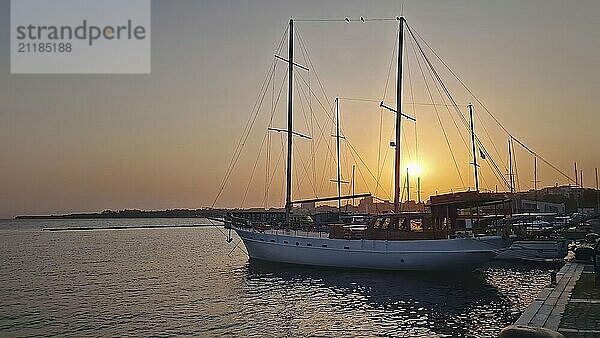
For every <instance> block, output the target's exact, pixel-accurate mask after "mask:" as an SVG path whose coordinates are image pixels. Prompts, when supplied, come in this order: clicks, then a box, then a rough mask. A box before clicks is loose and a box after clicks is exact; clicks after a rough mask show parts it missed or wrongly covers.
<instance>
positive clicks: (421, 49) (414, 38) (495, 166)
mask: <svg viewBox="0 0 600 338" xmlns="http://www.w3.org/2000/svg"><path fill="white" fill-rule="evenodd" d="M409 32H410V34H411V36H412V38H413V40H414V41H415V43H416V45H417V46H418V47H419V50H420V51H421V54H422V55H423V57H424V58H425V60H426V61H427V63H428V64H429V65H430V68H431V69H432V70H433V72H434V74H435V75H436V78H437V79H438V81H439V83H440V84H441V86H442V88H443V89H444V92H445V93H446V95H447V96H448V97H449V99H450V101H451V102H452V103H454V105H455V110H456V113H457V115H459V117H460V118H461V120H462V122H463V124H464V126H465V128H466V129H467V130H469V129H470V127H469V122H468V121H467V120H466V118H465V117H464V116H463V115H462V113H461V112H460V109H459V108H458V105H456V101H454V98H453V97H452V94H450V91H449V90H448V88H447V87H446V85H445V84H444V82H443V81H442V79H441V77H440V76H439V74H438V72H437V70H436V69H435V67H433V64H432V63H431V61H430V60H429V58H428V57H427V55H426V54H425V51H424V50H423V48H422V47H421V45H420V44H419V42H418V40H417V39H416V37H415V35H414V34H413V32H412V30H411V29H410V27H409ZM421 39H422V38H421ZM423 42H425V43H427V42H426V41H423ZM482 126H483V127H484V130H486V129H485V125H482ZM488 138H490V137H489V134H488ZM475 139H476V141H477V142H478V143H479V145H480V147H482V148H485V146H484V145H483V142H482V141H481V140H480V139H479V137H478V136H477V135H475ZM490 139H491V138H490ZM492 146H493V147H494V148H495V149H496V146H495V144H494V143H493V141H492ZM496 150H497V149H496ZM486 152H487V151H486ZM488 155H489V152H488ZM488 158H489V161H490V162H491V163H492V164H493V168H497V171H498V175H499V176H500V177H503V178H504V176H503V174H502V171H501V170H500V169H499V168H498V166H497V164H496V163H495V161H494V159H493V157H492V156H488ZM501 163H502V164H503V162H501ZM504 182H505V183H506V184H507V185H508V182H507V181H506V180H504Z"/></svg>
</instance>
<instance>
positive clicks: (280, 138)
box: [278, 133, 291, 201]
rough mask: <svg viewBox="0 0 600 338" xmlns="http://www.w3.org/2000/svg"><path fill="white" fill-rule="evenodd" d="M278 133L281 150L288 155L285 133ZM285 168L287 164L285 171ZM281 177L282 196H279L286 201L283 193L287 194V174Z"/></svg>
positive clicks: (284, 154)
mask: <svg viewBox="0 0 600 338" xmlns="http://www.w3.org/2000/svg"><path fill="white" fill-rule="evenodd" d="M278 134H279V141H280V142H281V152H282V154H283V156H286V155H287V150H286V147H285V141H284V140H283V133H278ZM285 169H286V165H285V164H284V165H283V172H285ZM290 172H291V170H290ZM280 177H281V196H280V197H279V200H280V201H284V197H283V195H284V194H285V180H286V177H285V175H281V176H280Z"/></svg>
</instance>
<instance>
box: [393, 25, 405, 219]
mask: <svg viewBox="0 0 600 338" xmlns="http://www.w3.org/2000/svg"><path fill="white" fill-rule="evenodd" d="M398 21H399V23H398V26H399V27H398V69H397V75H396V112H397V113H396V147H395V151H396V152H395V158H394V212H396V213H397V212H399V211H400V203H401V202H402V201H401V200H400V189H401V184H402V183H401V182H402V179H401V176H400V173H401V171H400V168H401V157H402V147H401V146H400V145H401V144H402V114H401V112H402V58H403V51H404V48H403V45H404V17H403V16H401V17H399V18H398Z"/></svg>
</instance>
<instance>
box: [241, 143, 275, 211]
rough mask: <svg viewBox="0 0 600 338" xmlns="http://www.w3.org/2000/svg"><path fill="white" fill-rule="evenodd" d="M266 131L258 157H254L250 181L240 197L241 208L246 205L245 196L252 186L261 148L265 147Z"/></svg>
mask: <svg viewBox="0 0 600 338" xmlns="http://www.w3.org/2000/svg"><path fill="white" fill-rule="evenodd" d="M267 134H268V131H265V135H264V136H263V139H262V142H261V144H260V149H259V151H258V155H257V156H256V161H254V166H253V167H252V171H251V172H250V179H249V180H248V185H246V190H245V191H244V195H243V197H242V203H241V206H242V207H243V206H244V203H246V196H247V195H248V190H250V185H252V179H253V178H254V172H255V171H256V167H257V166H258V161H259V160H260V155H261V154H262V150H263V147H264V145H265V141H266V140H267Z"/></svg>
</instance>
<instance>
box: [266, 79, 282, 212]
mask: <svg viewBox="0 0 600 338" xmlns="http://www.w3.org/2000/svg"><path fill="white" fill-rule="evenodd" d="M286 80H287V72H286V74H285V76H284V77H283V80H282V81H281V86H280V87H279V92H278V93H277V99H276V100H275V104H274V106H273V110H272V111H271V116H270V119H269V126H272V125H273V117H274V116H275V110H276V108H277V106H278V105H279V100H280V99H281V94H282V92H283V87H284V85H285V82H286ZM274 82H275V81H273V83H274ZM267 133H268V132H267ZM268 134H269V147H268V148H267V149H268V151H269V152H268V156H269V159H268V162H269V165H270V162H271V158H270V157H271V155H270V152H271V150H270V147H271V136H270V133H268ZM266 170H267V172H268V170H269V169H268V166H267V168H266ZM267 176H268V175H267ZM267 181H268V179H267ZM269 185H270V183H269ZM269 185H267V187H266V189H265V194H266V195H267V197H266V199H267V200H268V190H269Z"/></svg>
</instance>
